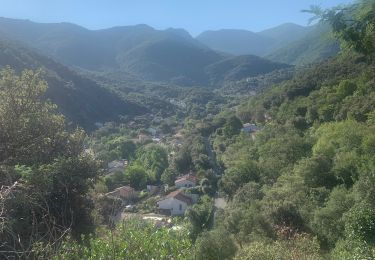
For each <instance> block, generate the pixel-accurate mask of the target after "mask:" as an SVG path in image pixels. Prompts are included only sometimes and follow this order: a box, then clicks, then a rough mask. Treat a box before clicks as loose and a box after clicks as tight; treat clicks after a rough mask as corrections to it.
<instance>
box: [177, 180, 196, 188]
mask: <svg viewBox="0 0 375 260" xmlns="http://www.w3.org/2000/svg"><path fill="white" fill-rule="evenodd" d="M175 186H176V187H177V188H189V187H195V183H194V182H192V181H189V180H185V181H179V182H177V183H175Z"/></svg>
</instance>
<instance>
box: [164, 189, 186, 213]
mask: <svg viewBox="0 0 375 260" xmlns="http://www.w3.org/2000/svg"><path fill="white" fill-rule="evenodd" d="M157 204H158V209H159V212H160V213H163V214H167V215H172V216H178V215H183V214H185V210H186V209H187V207H188V206H190V205H192V204H193V199H192V198H190V197H188V196H187V195H185V194H184V193H183V192H182V191H181V190H176V191H174V192H171V193H169V194H168V195H167V196H166V197H165V198H164V199H163V200H160V201H158V202H157Z"/></svg>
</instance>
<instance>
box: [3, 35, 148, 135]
mask: <svg viewBox="0 0 375 260" xmlns="http://www.w3.org/2000/svg"><path fill="white" fill-rule="evenodd" d="M5 66H10V67H11V68H13V69H14V70H16V71H17V72H20V71H22V70H24V69H33V70H38V69H41V70H43V71H44V72H45V78H46V80H47V82H48V83H49V86H50V87H49V88H48V90H47V91H46V94H45V96H46V98H48V99H50V100H51V101H52V102H54V103H55V104H57V105H58V109H59V110H60V111H61V113H63V114H64V115H65V116H66V117H67V118H68V119H69V121H73V122H74V124H75V125H80V126H83V127H85V128H88V129H92V128H93V127H94V124H95V122H106V121H110V120H115V119H117V118H118V116H119V115H130V116H132V115H133V116H134V115H139V114H144V113H145V112H147V109H146V108H144V107H142V106H140V105H137V104H135V103H133V102H130V101H127V100H126V99H121V98H120V97H119V96H118V95H116V94H115V93H112V92H111V91H109V90H108V89H104V88H102V87H101V86H99V85H98V84H97V83H95V82H94V81H93V80H91V79H88V78H85V77H83V76H81V75H79V74H77V73H76V72H74V71H73V70H71V69H70V68H67V67H65V66H63V65H61V64H59V63H57V62H55V61H53V60H52V59H49V58H46V57H44V56H42V55H40V54H38V53H36V52H35V51H32V50H30V49H28V48H25V47H22V46H21V45H19V44H15V43H14V42H9V41H5V40H3V41H0V67H1V68H4V67H5Z"/></svg>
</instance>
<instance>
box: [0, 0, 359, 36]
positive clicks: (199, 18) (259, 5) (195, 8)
mask: <svg viewBox="0 0 375 260" xmlns="http://www.w3.org/2000/svg"><path fill="white" fill-rule="evenodd" d="M350 2H352V1H351V0H0V16H2V17H8V18H22V19H30V20H33V21H37V22H72V23H76V24H79V25H82V26H84V27H86V28H89V29H101V28H108V27H112V26H118V25H134V24H141V23H144V24H148V25H151V26H153V27H155V28H157V29H164V28H169V27H176V28H184V29H186V30H188V31H189V32H190V33H192V34H193V35H196V34H198V33H200V32H202V31H204V30H215V29H221V28H237V29H247V30H252V31H260V30H263V29H266V28H270V27H273V26H276V25H279V24H282V23H285V22H293V23H297V24H301V25H306V24H307V21H308V18H309V15H308V14H304V13H301V12H300V11H301V10H302V9H306V8H308V7H309V6H310V5H312V4H318V5H321V6H323V7H331V6H335V5H337V4H341V3H350Z"/></svg>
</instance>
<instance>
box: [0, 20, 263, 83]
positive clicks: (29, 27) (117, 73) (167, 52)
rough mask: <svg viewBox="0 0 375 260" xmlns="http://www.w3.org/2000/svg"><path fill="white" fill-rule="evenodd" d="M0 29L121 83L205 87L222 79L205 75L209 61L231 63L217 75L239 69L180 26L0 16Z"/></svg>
mask: <svg viewBox="0 0 375 260" xmlns="http://www.w3.org/2000/svg"><path fill="white" fill-rule="evenodd" d="M0 33H1V35H2V37H4V38H7V39H11V40H12V41H18V42H20V43H22V44H24V45H27V46H29V47H32V48H34V49H35V50H37V51H38V52H40V53H41V54H42V55H47V56H49V57H51V58H53V59H55V60H56V61H58V62H60V63H62V64H64V65H66V66H71V67H74V68H76V69H80V70H81V71H83V72H84V71H86V72H95V73H100V74H101V75H104V77H105V75H108V76H109V75H110V77H115V78H120V79H125V81H126V79H132V81H133V82H136V81H137V79H139V80H140V81H149V82H164V83H169V84H177V85H181V86H197V85H200V86H206V85H210V84H211V83H212V82H215V83H216V82H221V81H222V79H220V80H219V81H216V80H214V81H212V75H209V74H210V73H211V71H212V69H206V68H207V67H208V66H209V65H211V64H216V63H218V62H220V61H224V63H226V64H229V65H230V64H233V66H234V67H229V66H225V68H227V69H228V70H227V71H223V73H222V75H229V74H232V73H234V72H233V71H234V70H238V68H239V66H238V64H237V63H236V62H234V63H230V62H229V63H228V61H227V60H226V59H228V58H229V57H231V56H232V55H228V54H224V53H220V52H217V51H215V50H213V49H211V48H209V47H207V46H206V45H205V44H204V43H202V42H201V41H199V40H197V39H195V38H193V37H191V35H190V34H189V33H188V32H186V31H185V30H183V29H172V28H171V29H167V30H156V29H153V28H152V27H150V26H147V25H136V26H121V27H113V28H109V29H103V30H88V29H86V28H83V27H80V26H78V25H74V24H70V23H50V24H43V23H35V22H31V21H28V20H16V19H8V18H0ZM228 33H230V32H228ZM235 33H241V32H240V31H235ZM242 33H243V37H244V39H247V40H249V41H250V40H251V39H253V38H251V37H253V36H254V37H255V38H256V40H254V39H253V48H256V47H257V46H260V47H259V48H260V49H262V48H263V49H264V48H265V46H266V44H265V42H266V40H265V39H267V41H269V39H268V38H266V37H264V36H258V35H256V34H254V35H252V34H251V35H250V36H249V33H247V32H245V31H244V32H242ZM225 38H228V39H230V38H231V37H225ZM250 38H251V39H250ZM218 42H220V41H218ZM243 47H244V48H245V47H246V46H245V45H243ZM243 52H245V51H243ZM260 52H262V53H263V52H264V51H262V50H259V53H260ZM239 53H241V52H239ZM239 60H243V58H240V59H239ZM213 67H215V66H213ZM255 68H256V66H245V65H243V66H242V67H241V70H240V71H241V72H240V73H234V74H235V76H230V77H226V78H228V79H229V78H237V77H238V76H240V75H244V76H247V75H253V74H254V72H253V71H252V70H254V69H255ZM124 75H125V76H124ZM215 77H216V76H215Z"/></svg>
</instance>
